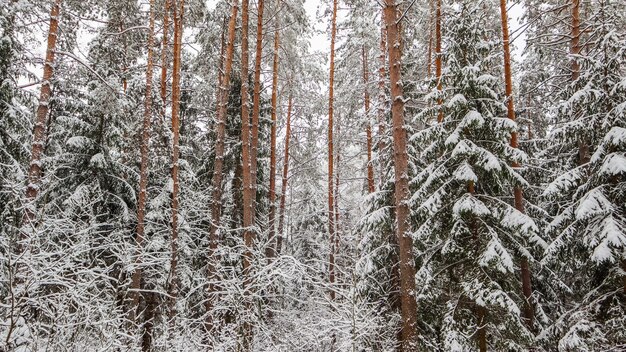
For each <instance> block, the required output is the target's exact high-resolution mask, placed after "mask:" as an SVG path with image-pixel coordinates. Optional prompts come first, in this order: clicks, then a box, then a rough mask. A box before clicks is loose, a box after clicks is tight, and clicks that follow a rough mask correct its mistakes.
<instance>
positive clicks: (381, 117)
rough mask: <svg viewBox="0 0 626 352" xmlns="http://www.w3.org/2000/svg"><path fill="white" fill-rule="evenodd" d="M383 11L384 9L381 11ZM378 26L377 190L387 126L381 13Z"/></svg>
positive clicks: (385, 62)
mask: <svg viewBox="0 0 626 352" xmlns="http://www.w3.org/2000/svg"><path fill="white" fill-rule="evenodd" d="M383 10H384V9H383ZM380 21H381V24H380V47H379V48H380V55H379V56H378V64H379V67H378V162H379V164H380V165H379V168H380V170H379V174H380V177H379V182H380V184H379V188H380V189H382V188H383V186H384V178H385V162H384V160H383V150H384V149H385V133H386V132H385V130H386V125H387V108H386V105H387V92H386V89H385V87H386V84H385V82H386V80H387V69H386V68H385V66H386V65H387V61H386V60H385V57H386V56H387V55H386V52H387V31H386V29H385V15H384V13H383V12H381V19H380Z"/></svg>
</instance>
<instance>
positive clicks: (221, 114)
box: [206, 0, 239, 332]
mask: <svg viewBox="0 0 626 352" xmlns="http://www.w3.org/2000/svg"><path fill="white" fill-rule="evenodd" d="M238 11H239V1H238V0H233V2H232V8H231V13H230V19H229V21H228V44H227V46H226V57H225V62H224V72H223V74H222V79H221V81H220V87H219V90H220V93H219V96H218V98H219V101H218V105H219V108H218V113H217V123H216V130H217V133H216V134H217V135H216V140H215V163H214V166H213V178H212V180H211V184H212V187H213V189H212V192H211V195H212V204H211V228H210V232H209V262H208V265H207V276H208V279H209V282H210V283H209V285H208V286H209V287H208V295H209V298H208V299H207V303H206V309H207V326H206V329H207V332H208V331H211V329H212V328H213V321H212V318H211V310H212V309H213V297H212V296H213V294H214V292H215V291H216V290H217V286H216V285H215V284H214V283H212V282H211V281H213V280H215V274H216V273H215V263H214V262H216V261H217V258H216V253H217V246H218V242H219V240H218V233H217V230H218V227H219V224H220V218H221V215H222V214H221V213H222V205H221V200H222V176H223V175H222V170H223V168H224V144H225V135H226V112H227V107H228V106H227V104H228V92H229V90H230V75H231V71H232V67H233V56H234V45H235V31H236V24H237V12H238Z"/></svg>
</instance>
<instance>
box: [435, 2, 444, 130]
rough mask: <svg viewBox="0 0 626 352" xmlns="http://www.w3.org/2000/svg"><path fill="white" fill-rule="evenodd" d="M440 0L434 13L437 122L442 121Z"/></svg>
mask: <svg viewBox="0 0 626 352" xmlns="http://www.w3.org/2000/svg"><path fill="white" fill-rule="evenodd" d="M441 60H442V57H441V0H437V10H436V14H435V74H436V75H437V90H438V91H439V97H438V98H437V105H439V113H438V114H437V122H439V123H441V122H443V110H442V109H441V105H442V103H443V98H442V97H441V94H443V92H442V89H443V85H442V83H441V66H442V62H441Z"/></svg>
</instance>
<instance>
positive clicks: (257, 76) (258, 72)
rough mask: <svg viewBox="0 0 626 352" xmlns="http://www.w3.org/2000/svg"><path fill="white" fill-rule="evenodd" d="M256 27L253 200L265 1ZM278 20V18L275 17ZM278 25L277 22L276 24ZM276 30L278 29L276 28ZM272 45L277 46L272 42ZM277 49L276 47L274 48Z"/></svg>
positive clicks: (251, 153) (252, 164) (256, 168)
mask: <svg viewBox="0 0 626 352" xmlns="http://www.w3.org/2000/svg"><path fill="white" fill-rule="evenodd" d="M257 3H258V9H257V28H256V53H255V58H254V98H253V99H254V101H253V104H252V142H251V144H250V156H251V159H252V160H251V167H250V169H251V170H252V173H251V175H252V176H251V182H252V190H253V191H252V192H253V193H252V194H253V195H254V197H255V198H253V202H254V201H256V190H257V172H258V167H257V163H258V159H257V154H258V145H259V116H260V111H261V61H262V58H263V12H264V8H265V2H264V1H263V0H257ZM276 20H277V21H278V18H276ZM276 27H278V24H277V25H276ZM277 30H278V29H277ZM274 40H275V41H276V40H277V39H274ZM274 46H277V44H276V43H274ZM276 51H278V49H276ZM252 212H253V213H252V214H253V216H252V217H253V218H254V217H255V212H256V209H255V208H253V209H252Z"/></svg>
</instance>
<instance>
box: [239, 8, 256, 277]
mask: <svg viewBox="0 0 626 352" xmlns="http://www.w3.org/2000/svg"><path fill="white" fill-rule="evenodd" d="M248 5H249V1H248V0H242V1H241V144H242V146H241V151H242V153H241V155H242V159H243V160H242V170H243V227H244V242H245V245H246V250H245V251H244V256H243V270H244V275H246V276H247V275H248V269H249V267H250V262H251V260H252V250H251V247H252V242H253V236H254V230H253V229H252V226H253V225H254V224H253V219H252V208H253V207H254V201H253V196H252V189H251V180H250V166H251V165H250V106H249V99H248V98H249V95H248V94H249V93H248V79H249V77H248V65H249V57H250V53H249V50H248V22H249V15H248ZM246 283H247V281H244V285H245V284H246Z"/></svg>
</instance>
